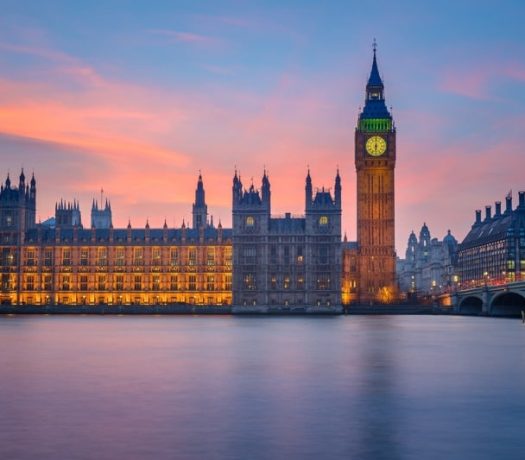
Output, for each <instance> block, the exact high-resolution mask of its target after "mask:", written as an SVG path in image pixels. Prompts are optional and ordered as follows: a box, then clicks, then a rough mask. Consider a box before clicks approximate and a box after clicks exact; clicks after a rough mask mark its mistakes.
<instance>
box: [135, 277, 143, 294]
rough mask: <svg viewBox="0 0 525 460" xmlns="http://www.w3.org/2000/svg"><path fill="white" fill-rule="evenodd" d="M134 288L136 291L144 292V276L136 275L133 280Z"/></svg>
mask: <svg viewBox="0 0 525 460" xmlns="http://www.w3.org/2000/svg"><path fill="white" fill-rule="evenodd" d="M133 288H134V289H135V291H140V290H142V276H140V275H135V276H134V278H133Z"/></svg>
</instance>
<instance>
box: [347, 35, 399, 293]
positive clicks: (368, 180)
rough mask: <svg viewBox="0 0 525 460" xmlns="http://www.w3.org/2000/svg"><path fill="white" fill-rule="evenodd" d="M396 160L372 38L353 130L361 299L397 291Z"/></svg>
mask: <svg viewBox="0 0 525 460" xmlns="http://www.w3.org/2000/svg"><path fill="white" fill-rule="evenodd" d="M395 164H396V129H395V125H394V121H393V119H392V115H391V113H390V112H389V111H388V109H387V107H386V104H385V96H384V85H383V81H382V80H381V77H380V75H379V70H378V68H377V59H376V46H375V43H374V59H373V62H372V70H371V72H370V78H369V79H368V83H367V85H366V100H365V105H364V107H363V110H362V112H361V113H360V114H359V119H358V124H357V127H356V130H355V167H356V171H357V245H358V251H359V271H360V274H359V275H360V276H359V280H360V281H359V286H358V289H359V301H360V302H361V303H372V302H389V301H391V300H392V299H393V298H395V295H396V282H395V281H396V276H395V267H396V254H395V206H394V203H395V190H394V170H395Z"/></svg>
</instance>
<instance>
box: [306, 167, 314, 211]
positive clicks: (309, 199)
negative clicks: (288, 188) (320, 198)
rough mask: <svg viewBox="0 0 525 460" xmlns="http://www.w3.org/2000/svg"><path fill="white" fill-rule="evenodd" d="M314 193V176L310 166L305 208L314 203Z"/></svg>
mask: <svg viewBox="0 0 525 460" xmlns="http://www.w3.org/2000/svg"><path fill="white" fill-rule="evenodd" d="M312 193H313V190H312V178H311V177H310V168H308V174H307V175H306V185H305V187H304V195H305V208H309V207H310V205H311V204H312Z"/></svg>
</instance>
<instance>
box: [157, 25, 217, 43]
mask: <svg viewBox="0 0 525 460" xmlns="http://www.w3.org/2000/svg"><path fill="white" fill-rule="evenodd" d="M150 33H152V34H154V35H159V36H162V37H166V38H167V39H168V40H169V41H171V42H180V43H188V44H195V45H206V46H215V45H219V44H221V43H222V40H220V39H218V38H214V37H210V36H208V35H202V34H196V33H193V32H183V31H178V30H167V29H154V30H150Z"/></svg>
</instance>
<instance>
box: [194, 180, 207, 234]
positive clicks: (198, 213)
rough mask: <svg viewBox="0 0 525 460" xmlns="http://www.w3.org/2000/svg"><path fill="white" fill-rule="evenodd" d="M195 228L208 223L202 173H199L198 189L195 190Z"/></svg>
mask: <svg viewBox="0 0 525 460" xmlns="http://www.w3.org/2000/svg"><path fill="white" fill-rule="evenodd" d="M192 211H193V228H195V229H199V228H201V227H205V226H206V225H207V220H208V206H206V198H205V194H204V184H203V182H202V175H201V174H200V173H199V180H198V181H197V189H196V190H195V203H193V208H192Z"/></svg>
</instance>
